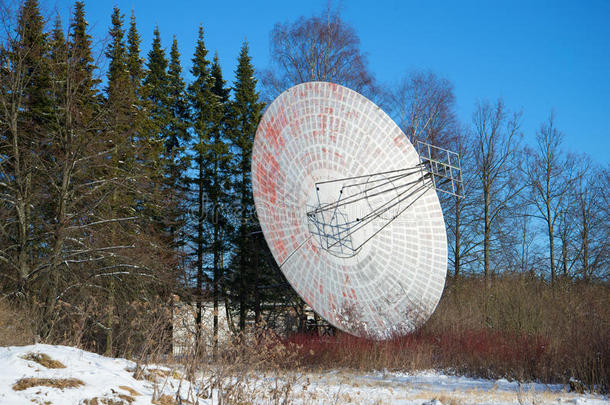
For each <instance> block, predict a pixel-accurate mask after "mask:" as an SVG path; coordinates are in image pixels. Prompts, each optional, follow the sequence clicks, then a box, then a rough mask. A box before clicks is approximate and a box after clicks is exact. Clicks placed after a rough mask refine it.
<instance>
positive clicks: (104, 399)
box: [82, 397, 134, 405]
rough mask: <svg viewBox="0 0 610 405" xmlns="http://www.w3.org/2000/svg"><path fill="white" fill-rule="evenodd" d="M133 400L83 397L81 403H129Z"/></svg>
mask: <svg viewBox="0 0 610 405" xmlns="http://www.w3.org/2000/svg"><path fill="white" fill-rule="evenodd" d="M133 401H134V399H133V398H132V399H131V401H125V400H123V399H120V398H119V399H116V398H100V397H94V398H90V399H85V400H84V401H83V402H82V403H83V405H129V404H131V403H132V402H133Z"/></svg>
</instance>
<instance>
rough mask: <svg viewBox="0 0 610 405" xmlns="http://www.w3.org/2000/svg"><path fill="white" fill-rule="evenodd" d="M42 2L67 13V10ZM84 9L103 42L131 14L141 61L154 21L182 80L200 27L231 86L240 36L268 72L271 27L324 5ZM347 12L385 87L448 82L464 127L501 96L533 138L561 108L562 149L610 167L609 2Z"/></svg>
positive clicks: (358, 4)
mask: <svg viewBox="0 0 610 405" xmlns="http://www.w3.org/2000/svg"><path fill="white" fill-rule="evenodd" d="M42 3H43V6H44V7H45V8H46V9H47V11H51V10H52V9H53V7H56V8H57V9H58V10H59V11H60V13H61V14H62V16H66V15H67V13H68V10H69V8H70V6H71V4H72V2H71V1H68V0H57V2H56V3H50V2H45V1H44V0H42ZM85 3H86V12H87V19H88V21H89V23H90V25H91V27H92V33H93V34H94V36H95V38H97V39H99V38H103V37H104V36H105V35H106V33H107V30H108V27H109V25H110V14H111V12H112V7H113V6H114V5H115V4H118V6H119V7H120V8H121V10H122V11H123V12H124V13H125V15H126V21H128V17H129V14H130V12H131V9H132V8H133V9H135V12H136V17H137V21H138V28H139V31H140V34H141V36H142V38H143V43H142V50H143V54H144V56H145V55H146V53H147V52H148V49H149V47H150V43H151V39H152V31H153V28H154V26H155V25H158V26H159V28H160V30H161V35H162V38H163V45H164V47H166V48H167V50H168V51H169V45H170V44H171V40H172V35H176V36H177V38H178V42H179V46H180V51H181V53H182V58H183V67H184V68H185V72H186V74H187V80H188V69H189V68H190V65H191V63H190V59H191V56H192V53H193V50H194V45H195V40H196V36H197V29H198V26H199V25H200V24H202V25H203V27H204V30H205V41H206V46H207V48H208V50H210V52H211V55H213V53H214V52H218V55H219V58H220V62H221V66H222V67H223V70H224V72H223V73H224V75H225V79H227V80H228V81H232V80H233V71H234V70H235V65H236V60H237V55H238V53H239V49H240V46H241V43H242V41H243V40H244V39H247V40H248V42H249V44H250V49H251V55H252V57H253V63H254V65H255V68H258V69H262V68H265V67H267V66H268V61H269V32H270V31H271V29H272V28H273V25H274V24H275V23H276V22H285V21H293V20H295V19H296V18H298V17H299V16H301V15H305V16H309V15H312V14H313V13H318V12H320V11H321V10H323V9H324V8H325V6H326V0H308V1H287V0H283V1H281V0H271V1H267V0H264V1H263V0H260V1H256V0H246V1H231V0H225V1H222V0H220V1H219V0H215V1H208V0H199V1H196V0H192V1H179V0H175V1H168V0H164V1H161V0H119V1H106V0H96V1H93V0H90V1H86V2H85ZM342 15H343V18H344V20H346V21H347V22H348V23H350V24H352V25H353V26H354V27H355V29H356V31H357V33H358V35H359V36H360V39H361V41H362V50H363V51H364V52H365V53H366V54H367V56H368V60H369V64H370V67H371V70H372V71H373V73H374V74H375V76H376V78H377V79H378V80H379V81H380V82H384V83H389V84H391V83H394V82H397V81H398V80H399V79H400V78H401V77H402V76H403V75H404V73H405V72H408V71H410V70H413V69H430V70H432V71H434V72H436V73H437V74H439V75H441V76H443V77H446V78H448V79H449V80H451V81H452V82H453V84H454V86H455V95H456V99H457V100H456V101H457V104H456V107H457V111H458V116H459V118H460V119H461V120H462V121H464V122H470V117H471V113H472V110H473V108H474V105H475V103H476V101H477V100H482V99H488V100H495V99H497V98H499V97H501V98H503V99H504V101H505V103H506V104H507V106H508V107H509V108H511V109H514V110H522V111H523V120H522V130H523V132H524V134H525V136H526V141H530V142H531V140H532V138H533V134H534V133H535V131H536V130H537V129H538V128H539V126H540V123H541V122H542V121H544V120H545V119H546V118H547V117H548V115H549V113H550V111H551V109H554V110H555V112H556V118H557V124H558V126H559V128H560V129H561V130H562V131H563V132H564V133H565V143H564V146H565V148H566V149H567V150H570V151H573V152H578V153H582V152H585V153H587V154H589V155H591V156H592V157H593V158H594V159H595V160H596V161H597V162H599V163H602V164H604V165H608V164H610V157H609V153H608V150H609V149H610V0H588V1H582V2H581V1H574V0H572V1H503V2H500V1H452V2H448V1H446V2H445V1H438V2H431V1H399V0H375V1H370V0H352V1H347V0H344V1H343V2H342Z"/></svg>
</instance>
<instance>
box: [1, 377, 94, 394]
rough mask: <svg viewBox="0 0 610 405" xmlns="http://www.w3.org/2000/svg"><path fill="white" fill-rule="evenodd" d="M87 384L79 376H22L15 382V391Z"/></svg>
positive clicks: (74, 386) (73, 386)
mask: <svg viewBox="0 0 610 405" xmlns="http://www.w3.org/2000/svg"><path fill="white" fill-rule="evenodd" d="M81 385H85V383H84V382H82V381H81V380H79V379H77V378H21V379H19V380H17V382H16V383H15V384H13V390H14V391H23V390H27V389H28V388H31V387H39V386H45V387H52V388H59V389H62V390H63V389H64V388H76V387H79V386H81Z"/></svg>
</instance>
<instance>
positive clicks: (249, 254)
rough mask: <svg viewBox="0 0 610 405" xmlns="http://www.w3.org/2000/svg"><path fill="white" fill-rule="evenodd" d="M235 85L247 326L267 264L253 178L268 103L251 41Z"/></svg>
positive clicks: (234, 141) (238, 242)
mask: <svg viewBox="0 0 610 405" xmlns="http://www.w3.org/2000/svg"><path fill="white" fill-rule="evenodd" d="M235 74H236V79H235V85H234V86H233V93H234V101H233V102H231V103H230V112H229V117H230V118H229V127H230V130H229V133H230V137H231V145H232V149H233V150H234V153H235V158H234V160H233V173H232V174H233V178H234V186H233V190H234V193H235V200H236V201H237V202H238V203H239V206H240V210H239V212H240V216H239V218H238V225H237V232H236V235H235V258H234V260H233V262H234V263H235V265H236V269H237V274H236V277H234V279H235V280H236V281H237V291H238V299H239V327H240V329H241V330H243V329H244V328H245V322H246V313H247V307H248V301H249V299H248V295H249V293H250V292H253V295H254V296H253V297H252V299H251V301H253V303H252V304H253V305H252V306H253V309H254V312H255V318H256V319H255V321H256V322H259V321H260V313H261V311H260V302H261V297H260V294H259V290H258V285H259V282H260V280H259V273H258V271H259V266H261V265H264V259H263V258H261V257H259V255H260V253H259V252H258V248H259V247H260V246H255V245H254V244H253V240H254V239H253V238H252V236H251V235H252V234H253V233H254V232H256V231H257V229H258V224H256V223H253V222H252V221H253V218H254V215H253V214H254V201H253V199H252V182H251V178H250V160H251V156H252V144H253V142H254V135H255V133H256V127H257V125H258V122H259V121H260V118H261V114H262V110H263V107H264V105H263V104H262V103H261V102H259V94H258V92H257V91H256V83H257V81H256V79H255V78H254V68H253V67H252V62H251V58H250V56H249V55H248V44H247V43H246V42H244V44H243V45H242V48H241V51H240V54H239V58H238V65H237V70H236V72H235Z"/></svg>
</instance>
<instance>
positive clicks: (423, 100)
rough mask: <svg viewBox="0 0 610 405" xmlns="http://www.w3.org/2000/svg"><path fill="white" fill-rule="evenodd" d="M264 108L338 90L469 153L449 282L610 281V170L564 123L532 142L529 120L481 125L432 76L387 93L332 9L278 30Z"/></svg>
mask: <svg viewBox="0 0 610 405" xmlns="http://www.w3.org/2000/svg"><path fill="white" fill-rule="evenodd" d="M271 49H272V50H273V52H272V53H271V58H272V61H271V62H272V66H271V68H269V69H267V70H265V71H263V74H262V76H261V77H262V83H263V89H264V97H266V99H273V98H274V97H275V96H276V95H277V94H278V93H279V92H281V91H282V89H285V88H288V87H289V86H290V85H294V84H297V83H301V82H305V81H314V80H322V81H331V82H335V83H339V84H343V85H345V86H347V87H350V88H353V89H356V90H358V91H359V92H361V93H362V94H364V95H366V96H368V97H369V98H371V99H373V100H374V101H376V102H377V103H378V104H379V105H380V106H382V107H383V109H384V110H385V111H386V112H387V113H388V114H389V115H390V116H391V117H392V118H393V119H394V120H395V122H396V123H397V124H398V125H399V126H400V128H401V129H402V130H403V132H404V133H405V134H406V136H407V137H408V138H409V139H410V140H411V142H412V143H413V144H414V145H416V143H417V141H423V142H426V143H430V144H432V145H436V146H440V147H443V148H446V149H449V150H451V151H455V152H457V153H458V154H459V155H460V157H461V165H462V184H463V190H462V194H463V195H464V198H455V197H449V196H445V195H443V194H440V193H439V197H440V198H441V204H442V206H443V213H444V215H445V222H446V224H447V235H448V239H449V241H448V242H449V248H450V249H449V250H450V252H449V266H448V274H449V275H450V276H454V277H458V276H460V275H482V276H484V277H485V278H487V279H492V278H493V277H494V276H495V275H498V274H500V273H519V274H529V275H532V276H536V277H542V278H543V279H546V280H549V281H551V282H555V281H557V280H559V279H567V280H584V281H587V282H599V281H602V282H607V281H608V276H609V275H610V273H609V271H608V267H609V264H610V262H609V259H610V256H609V253H610V252H609V250H608V248H609V241H610V233H609V227H608V218H610V215H609V214H610V212H609V207H610V205H609V204H608V201H609V193H610V192H609V190H610V183H609V181H610V170H609V168H608V166H603V165H601V164H598V163H596V162H594V161H593V160H592V159H591V158H590V157H589V156H587V155H585V154H578V153H573V152H568V151H566V150H565V149H564V146H563V144H562V141H563V138H564V134H563V133H562V132H561V131H560V129H559V128H557V125H556V118H555V115H554V113H553V112H551V113H550V114H549V117H548V118H547V119H546V120H544V121H543V122H542V123H541V125H540V128H539V129H538V131H536V133H535V134H528V135H533V138H534V139H535V142H534V143H533V144H532V145H530V144H527V143H525V142H524V141H523V137H524V134H523V132H522V131H521V115H522V114H521V112H520V111H513V110H511V109H510V108H509V107H508V106H506V105H505V103H504V102H503V101H502V100H501V99H498V100H496V101H485V100H483V101H480V102H478V103H477V104H476V105H475V106H474V110H473V112H472V118H471V120H470V122H460V120H459V119H458V118H457V116H456V113H455V96H454V94H453V85H452V84H451V82H449V81H448V80H446V79H444V78H442V77H439V76H438V75H437V74H435V73H434V72H431V71H423V70H415V71H412V72H407V73H406V74H405V75H404V76H403V77H402V78H401V79H400V80H398V81H397V82H396V83H393V84H391V85H387V84H381V83H378V82H377V81H376V79H375V77H374V74H373V73H372V72H371V71H370V69H369V68H368V64H367V60H366V55H365V54H364V52H363V51H362V50H361V49H360V40H359V38H358V35H357V33H356V30H355V29H354V28H353V27H352V26H351V25H349V24H348V23H346V22H345V21H344V20H343V19H342V18H341V15H340V12H339V11H337V10H333V9H332V7H328V8H327V9H326V10H325V11H323V12H322V13H321V14H319V15H314V16H312V17H310V18H304V17H301V18H300V19H297V20H295V21H293V22H287V23H278V24H276V26H275V27H274V29H273V30H272V33H271Z"/></svg>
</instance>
